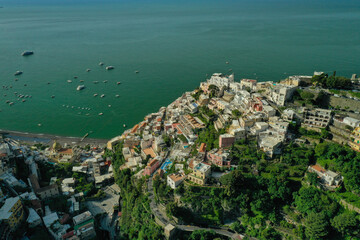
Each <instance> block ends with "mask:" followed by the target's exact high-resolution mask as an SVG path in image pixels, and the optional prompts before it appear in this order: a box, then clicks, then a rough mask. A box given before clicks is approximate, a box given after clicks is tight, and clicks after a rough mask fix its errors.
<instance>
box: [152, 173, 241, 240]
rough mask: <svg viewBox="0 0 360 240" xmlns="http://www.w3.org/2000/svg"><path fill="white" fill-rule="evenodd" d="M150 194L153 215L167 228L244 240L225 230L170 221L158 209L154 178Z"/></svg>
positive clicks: (239, 235) (238, 235)
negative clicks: (212, 232) (170, 225)
mask: <svg viewBox="0 0 360 240" xmlns="http://www.w3.org/2000/svg"><path fill="white" fill-rule="evenodd" d="M147 190H148V193H149V199H150V200H151V202H150V209H151V211H152V213H153V214H154V215H155V217H157V218H158V219H159V220H160V221H161V222H162V223H163V224H164V225H165V226H166V225H168V224H169V223H170V224H172V225H174V226H175V227H176V228H178V229H180V230H182V231H187V232H193V231H195V230H206V231H210V230H212V231H214V232H216V233H217V234H219V235H222V236H226V237H229V238H231V239H242V238H243V237H244V236H243V235H241V234H236V233H233V232H230V231H228V230H225V229H216V228H202V227H198V226H191V225H180V224H176V223H175V222H174V221H171V220H170V219H168V217H167V216H164V215H163V214H162V213H161V212H160V211H159V209H158V207H157V204H156V201H155V196H154V193H153V180H152V177H150V178H149V180H148V189H147Z"/></svg>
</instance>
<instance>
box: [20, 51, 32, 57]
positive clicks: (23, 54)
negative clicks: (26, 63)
mask: <svg viewBox="0 0 360 240" xmlns="http://www.w3.org/2000/svg"><path fill="white" fill-rule="evenodd" d="M33 54H34V52H33V51H25V52H23V53H22V54H21V56H30V55H33Z"/></svg>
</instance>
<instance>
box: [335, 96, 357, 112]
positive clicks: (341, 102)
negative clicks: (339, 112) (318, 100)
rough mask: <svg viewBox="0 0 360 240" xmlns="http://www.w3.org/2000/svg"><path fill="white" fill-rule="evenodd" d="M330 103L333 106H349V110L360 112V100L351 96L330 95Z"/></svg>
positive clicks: (342, 107) (343, 107)
mask: <svg viewBox="0 0 360 240" xmlns="http://www.w3.org/2000/svg"><path fill="white" fill-rule="evenodd" d="M330 105H331V106H333V107H336V106H340V107H341V109H345V107H348V109H349V110H353V111H358V112H360V101H357V100H354V99H350V98H342V97H334V96H330Z"/></svg>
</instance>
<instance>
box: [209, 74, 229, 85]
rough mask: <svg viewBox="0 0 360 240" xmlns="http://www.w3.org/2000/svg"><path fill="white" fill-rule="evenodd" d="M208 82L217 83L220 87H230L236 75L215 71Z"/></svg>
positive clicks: (210, 83)
mask: <svg viewBox="0 0 360 240" xmlns="http://www.w3.org/2000/svg"><path fill="white" fill-rule="evenodd" d="M207 82H208V84H209V85H215V86H217V87H218V88H222V87H230V84H231V83H233V82H234V75H233V74H232V75H230V76H225V75H223V74H222V73H214V74H213V75H212V76H211V78H210V79H208V80H207Z"/></svg>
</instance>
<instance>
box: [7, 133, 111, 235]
mask: <svg viewBox="0 0 360 240" xmlns="http://www.w3.org/2000/svg"><path fill="white" fill-rule="evenodd" d="M51 153H54V154H55V155H51ZM70 153H71V152H70V151H68V150H66V149H65V148H63V147H61V145H60V144H58V143H57V142H55V143H54V144H53V145H52V146H51V147H50V148H47V149H45V150H42V151H40V150H37V148H35V147H34V148H33V147H29V146H28V145H21V144H20V143H19V142H17V141H14V140H12V139H10V138H3V137H1V136H0V239H12V238H13V236H14V234H16V232H17V231H18V229H20V228H21V229H22V230H21V231H24V229H25V232H22V234H26V231H27V230H26V228H24V226H27V229H29V228H30V229H31V228H36V229H43V231H45V232H47V233H49V234H50V235H51V237H52V238H53V239H59V240H64V239H72V240H74V239H79V240H80V239H94V238H95V237H96V231H95V221H94V215H93V214H92V213H91V212H90V211H86V209H87V208H86V204H84V203H81V201H82V200H83V199H84V196H85V195H86V193H84V192H77V191H76V189H75V187H76V185H77V179H75V178H65V179H57V177H52V178H51V179H50V182H47V181H46V180H45V179H44V178H43V176H42V175H41V171H40V169H39V166H40V165H39V162H43V163H44V164H56V163H54V162H55V161H54V158H53V157H55V156H58V157H59V161H56V162H64V161H65V160H61V159H67V160H66V162H69V161H76V162H77V163H78V164H76V166H74V167H73V168H72V169H71V170H72V172H73V173H79V174H83V175H84V176H86V181H87V182H88V183H93V184H94V185H95V187H96V188H98V189H101V188H103V187H105V186H106V187H107V186H108V185H110V184H113V169H112V165H111V161H110V160H108V159H104V158H103V157H102V154H103V152H102V149H91V150H89V151H79V152H78V154H77V157H76V158H71V157H70V155H68V154H70ZM73 156H74V155H73ZM19 165H22V167H21V168H19ZM19 171H23V172H21V173H20V172H19ZM26 174H28V175H26ZM19 176H21V177H22V178H23V180H21V179H19ZM54 199H55V200H54ZM59 199H65V201H66V202H67V203H66V205H67V206H68V207H69V208H67V209H68V210H67V211H65V212H64V209H62V208H61V209H56V208H57V207H56V206H57V205H56V204H55V205H54V204H51V202H52V201H59ZM60 201H61V200H60ZM114 204H116V205H117V204H118V200H117V202H115V203H114ZM110 207H111V209H112V211H113V207H112V206H110ZM112 213H113V212H111V215H112ZM49 238H50V236H49Z"/></svg>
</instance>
